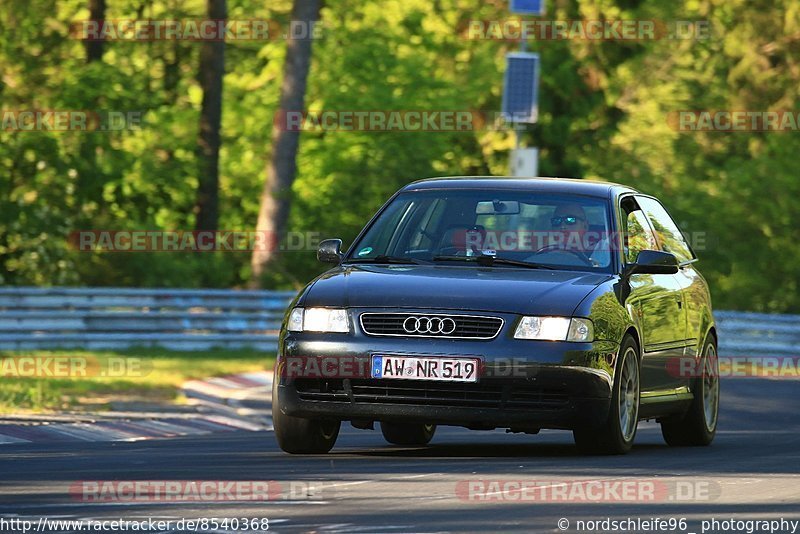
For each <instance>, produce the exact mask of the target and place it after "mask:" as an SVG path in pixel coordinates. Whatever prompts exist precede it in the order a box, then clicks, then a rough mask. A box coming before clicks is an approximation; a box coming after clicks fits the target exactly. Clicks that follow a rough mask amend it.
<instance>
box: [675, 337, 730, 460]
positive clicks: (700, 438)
mask: <svg viewBox="0 0 800 534" xmlns="http://www.w3.org/2000/svg"><path fill="white" fill-rule="evenodd" d="M702 355H703V356H702V358H701V361H700V369H701V370H702V371H701V373H700V376H698V377H696V378H695V379H694V383H693V385H692V394H693V395H694V398H693V399H692V404H691V405H690V406H689V410H688V411H687V412H686V413H685V414H684V415H682V416H679V417H676V416H672V417H669V418H667V419H664V420H663V421H661V435H662V436H664V441H666V442H667V444H668V445H670V446H672V447H682V446H695V447H697V446H700V447H702V446H705V445H710V444H711V442H712V441H714V436H715V435H716V434H717V417H718V415H719V358H717V344H716V341H715V340H714V338H713V337H712V336H710V335H709V337H708V339H707V340H706V342H705V344H704V345H703V352H702Z"/></svg>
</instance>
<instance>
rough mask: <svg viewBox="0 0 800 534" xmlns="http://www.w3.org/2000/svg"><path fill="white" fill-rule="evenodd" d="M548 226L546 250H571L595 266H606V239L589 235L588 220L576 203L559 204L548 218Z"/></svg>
mask: <svg viewBox="0 0 800 534" xmlns="http://www.w3.org/2000/svg"><path fill="white" fill-rule="evenodd" d="M550 226H551V228H552V232H551V234H550V244H549V246H548V248H556V249H562V250H573V251H576V252H580V253H582V254H583V255H585V256H586V257H587V259H588V260H589V261H590V262H591V263H592V264H593V265H595V266H600V265H608V263H609V261H610V260H611V258H610V254H609V250H608V239H607V237H606V236H593V235H591V233H589V219H588V218H587V217H586V212H585V211H584V209H583V206H581V205H580V204H576V203H567V204H559V205H558V207H556V209H555V211H554V212H553V216H552V217H551V218H550ZM592 238H595V239H592ZM604 244H605V245H604Z"/></svg>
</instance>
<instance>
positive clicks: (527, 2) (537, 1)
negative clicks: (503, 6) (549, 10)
mask: <svg viewBox="0 0 800 534" xmlns="http://www.w3.org/2000/svg"><path fill="white" fill-rule="evenodd" d="M510 11H511V12H512V13H518V14H520V15H544V0H511V9H510Z"/></svg>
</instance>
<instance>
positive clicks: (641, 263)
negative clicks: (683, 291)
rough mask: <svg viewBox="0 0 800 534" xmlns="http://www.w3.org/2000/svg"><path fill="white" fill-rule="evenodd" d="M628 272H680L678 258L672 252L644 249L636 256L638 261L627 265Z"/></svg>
mask: <svg viewBox="0 0 800 534" xmlns="http://www.w3.org/2000/svg"><path fill="white" fill-rule="evenodd" d="M627 271H628V274H675V273H677V272H678V258H676V257H675V255H674V254H672V253H670V252H662V251H660V250H642V251H641V252H639V254H638V256H636V263H633V264H630V265H628V266H627Z"/></svg>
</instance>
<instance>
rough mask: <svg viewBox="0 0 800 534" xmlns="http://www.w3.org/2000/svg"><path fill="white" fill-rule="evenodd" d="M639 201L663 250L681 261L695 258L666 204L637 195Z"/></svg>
mask: <svg viewBox="0 0 800 534" xmlns="http://www.w3.org/2000/svg"><path fill="white" fill-rule="evenodd" d="M637 201H638V202H639V205H640V206H641V207H642V209H643V210H644V212H645V213H646V214H647V218H648V219H649V220H650V224H651V225H652V226H653V229H654V230H655V232H656V238H657V239H658V242H659V243H660V245H661V250H663V251H665V252H671V253H672V254H675V257H677V258H678V261H679V262H684V261H689V260H693V259H694V254H692V250H691V249H690V248H689V245H687V244H686V241H685V240H684V238H683V234H681V231H680V229H678V225H677V224H675V221H673V220H672V217H670V216H669V213H667V210H665V209H664V206H662V205H661V204H660V203H659V202H658V201H657V200H654V199H652V198H645V197H637Z"/></svg>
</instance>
